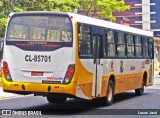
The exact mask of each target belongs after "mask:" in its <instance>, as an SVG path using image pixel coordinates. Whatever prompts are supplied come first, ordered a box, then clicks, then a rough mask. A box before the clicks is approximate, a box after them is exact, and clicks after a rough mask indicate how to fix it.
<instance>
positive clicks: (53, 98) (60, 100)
mask: <svg viewBox="0 0 160 118" xmlns="http://www.w3.org/2000/svg"><path fill="white" fill-rule="evenodd" d="M47 100H48V102H49V103H65V102H66V100H67V97H56V96H52V95H48V96H47Z"/></svg>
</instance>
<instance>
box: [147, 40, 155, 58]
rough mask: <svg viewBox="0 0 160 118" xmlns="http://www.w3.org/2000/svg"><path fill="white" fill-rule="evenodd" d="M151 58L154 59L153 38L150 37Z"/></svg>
mask: <svg viewBox="0 0 160 118" xmlns="http://www.w3.org/2000/svg"><path fill="white" fill-rule="evenodd" d="M148 40H149V58H150V59H154V53H153V52H154V49H153V39H152V38H149V39H148Z"/></svg>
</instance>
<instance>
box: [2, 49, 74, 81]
mask: <svg viewBox="0 0 160 118" xmlns="http://www.w3.org/2000/svg"><path fill="white" fill-rule="evenodd" d="M12 50H14V53H13V52H12ZM4 51H6V52H7V55H4V56H6V60H4V61H6V62H8V65H9V69H10V73H11V75H12V80H13V81H19V82H38V83H42V81H43V80H50V81H61V82H62V81H63V79H64V76H65V73H66V70H67V67H68V65H69V64H73V63H75V62H74V60H73V59H74V58H73V49H72V48H60V49H58V50H56V51H51V52H33V51H24V50H21V49H19V48H16V47H15V46H10V47H6V48H5V50H4ZM15 55H16V58H15ZM68 55H70V56H68ZM35 56H40V60H38V59H37V58H35ZM41 56H43V58H42V57H41ZM45 57H46V59H45ZM48 57H49V58H50V59H49V58H48ZM64 59H65V61H64ZM32 72H42V75H39V76H38V75H32Z"/></svg>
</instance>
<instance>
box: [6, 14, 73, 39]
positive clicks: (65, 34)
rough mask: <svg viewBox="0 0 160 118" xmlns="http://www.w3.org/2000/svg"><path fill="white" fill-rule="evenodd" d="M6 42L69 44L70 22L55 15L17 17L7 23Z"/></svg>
mask: <svg viewBox="0 0 160 118" xmlns="http://www.w3.org/2000/svg"><path fill="white" fill-rule="evenodd" d="M7 40H8V41H47V42H71V41H72V25H71V20H70V18H69V17H67V16H57V15H53V16H51V15H17V16H14V17H12V18H11V20H10V22H9V25H8V32H7Z"/></svg>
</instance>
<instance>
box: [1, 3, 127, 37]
mask: <svg viewBox="0 0 160 118" xmlns="http://www.w3.org/2000/svg"><path fill="white" fill-rule="evenodd" d="M75 9H84V10H86V12H87V15H88V16H91V17H95V16H97V15H98V16H101V17H103V18H108V19H109V20H111V21H114V20H115V17H114V16H112V12H114V11H120V12H121V11H125V10H127V9H129V6H125V2H124V0H0V37H3V36H4V32H5V26H6V22H7V16H8V14H9V13H11V12H22V11H61V12H74V11H75Z"/></svg>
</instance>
